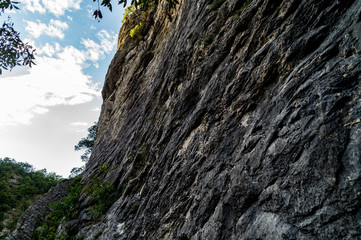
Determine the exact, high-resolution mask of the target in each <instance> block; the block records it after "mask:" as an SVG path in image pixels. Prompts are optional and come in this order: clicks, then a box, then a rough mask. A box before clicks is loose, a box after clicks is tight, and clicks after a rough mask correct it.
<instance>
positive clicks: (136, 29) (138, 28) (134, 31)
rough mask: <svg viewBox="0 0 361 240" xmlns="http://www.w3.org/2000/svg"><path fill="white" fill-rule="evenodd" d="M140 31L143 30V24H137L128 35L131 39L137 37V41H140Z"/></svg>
mask: <svg viewBox="0 0 361 240" xmlns="http://www.w3.org/2000/svg"><path fill="white" fill-rule="evenodd" d="M142 30H143V24H142V23H139V24H138V25H135V27H134V28H132V29H130V33H129V35H130V36H131V37H132V38H133V37H137V38H139V39H142V38H143V36H142Z"/></svg>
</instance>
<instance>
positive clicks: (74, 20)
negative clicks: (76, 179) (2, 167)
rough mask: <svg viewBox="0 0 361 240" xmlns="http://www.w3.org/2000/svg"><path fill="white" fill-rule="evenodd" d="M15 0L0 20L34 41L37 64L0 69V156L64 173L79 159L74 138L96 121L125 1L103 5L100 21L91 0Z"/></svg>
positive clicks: (66, 173) (85, 131) (25, 39)
mask: <svg viewBox="0 0 361 240" xmlns="http://www.w3.org/2000/svg"><path fill="white" fill-rule="evenodd" d="M113 3H114V4H116V3H117V1H113ZM18 6H19V7H20V10H17V11H6V12H5V13H2V14H1V16H0V20H1V24H2V22H4V21H5V20H6V19H7V18H8V16H10V17H11V20H12V22H13V23H14V28H15V29H16V30H17V31H18V32H20V37H21V39H23V41H24V42H28V43H30V44H31V45H32V46H33V47H34V48H36V64H37V65H36V66H33V67H32V68H28V67H16V68H14V69H13V70H12V71H11V72H10V71H3V74H2V75H0V158H4V157H10V158H14V159H15V160H16V161H20V162H28V163H30V164H32V165H33V166H34V167H35V168H36V169H43V168H46V169H47V170H48V172H56V173H57V174H60V175H62V176H64V177H68V175H69V173H70V170H71V169H72V168H73V167H79V166H81V165H82V164H83V163H82V162H81V160H80V155H81V154H82V152H75V151H74V145H76V144H77V143H78V142H79V140H80V139H81V138H83V137H86V135H87V133H88V132H87V129H88V128H89V127H90V126H91V125H93V123H94V122H96V121H98V117H99V113H100V107H101V103H102V100H101V94H100V91H101V88H102V86H103V82H104V77H105V74H106V71H107V68H108V66H109V63H110V61H111V59H112V57H113V56H114V54H115V51H116V44H117V43H116V41H117V35H118V32H119V29H120V26H121V20H122V16H123V9H122V7H121V6H116V5H114V6H113V12H109V10H108V9H105V8H102V9H101V10H102V12H103V19H102V20H101V21H100V22H98V21H97V20H94V19H93V18H92V12H93V11H94V10H95V9H96V8H97V4H96V3H94V2H93V1H92V0H20V4H19V5H18Z"/></svg>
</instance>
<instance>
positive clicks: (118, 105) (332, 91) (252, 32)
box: [67, 0, 361, 240]
mask: <svg viewBox="0 0 361 240" xmlns="http://www.w3.org/2000/svg"><path fill="white" fill-rule="evenodd" d="M162 3H163V4H164V1H162ZM146 15H147V21H146V22H145V24H144V29H143V32H142V36H143V39H141V40H140V38H131V37H130V36H129V29H130V28H131V27H134V24H133V25H132V26H130V23H129V24H128V25H127V24H125V25H124V26H123V28H122V30H121V33H120V34H121V35H120V42H121V43H122V45H121V46H120V48H119V50H118V52H117V53H116V54H115V57H114V59H113V61H112V63H111V65H110V67H109V70H108V73H107V76H106V81H105V84H104V88H103V92H102V93H103V99H104V103H103V106H102V111H101V116H100V119H99V124H98V133H97V138H96V141H95V146H94V149H93V153H92V156H91V158H90V161H89V163H88V164H87V167H86V170H85V172H84V174H83V177H82V182H83V183H84V185H85V186H87V187H88V188H89V187H91V186H92V184H93V183H94V181H95V180H94V179H97V181H98V180H99V179H101V181H104V182H106V183H108V184H111V185H112V186H114V189H115V192H114V194H112V196H116V199H115V200H116V201H115V202H114V204H112V205H111V207H110V208H109V209H106V210H105V211H102V212H101V215H100V216H96V217H94V214H93V215H92V214H91V212H92V210H94V208H91V206H92V204H94V203H92V198H91V197H89V195H86V194H84V195H83V197H82V198H81V199H80V203H79V215H78V216H79V217H78V218H77V219H74V220H73V221H72V222H69V224H68V225H67V228H68V229H70V230H71V231H72V232H73V233H74V234H75V236H76V237H77V238H79V239H180V240H185V239H192V240H198V239H199V240H201V239H360V238H361V229H360V225H361V210H360V209H361V197H360V195H361V184H360V176H361V120H360V117H361V99H360V94H361V81H360V80H361V77H360V76H361V56H360V53H361V2H360V1H357V0H345V1H338V0H329V1H325V0H321V1H320V0H253V1H243V0H225V1H220V0H219V1H218V0H215V1H214V2H212V1H209V0H199V1H190V0H182V1H180V4H179V5H177V7H176V9H173V10H171V12H170V14H169V15H167V14H166V12H165V10H164V8H163V7H162V5H161V6H159V7H158V9H157V11H156V12H149V13H147V14H146ZM133 20H134V19H133ZM134 21H136V20H134ZM85 192H86V191H85ZM94 199H95V197H94V198H93V202H94V201H95V200H94ZM99 201H100V200H99ZM98 204H99V202H98ZM103 210H104V209H103ZM92 213H93V212H92ZM90 215H91V216H90ZM95 219H96V220H95Z"/></svg>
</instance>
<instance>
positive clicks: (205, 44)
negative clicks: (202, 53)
mask: <svg viewBox="0 0 361 240" xmlns="http://www.w3.org/2000/svg"><path fill="white" fill-rule="evenodd" d="M213 39H214V34H209V35H208V36H207V37H206V38H205V39H204V40H203V44H204V46H208V45H209V44H211V43H212V42H213Z"/></svg>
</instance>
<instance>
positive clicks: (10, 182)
mask: <svg viewBox="0 0 361 240" xmlns="http://www.w3.org/2000/svg"><path fill="white" fill-rule="evenodd" d="M60 181H62V179H61V177H60V176H58V175H56V174H55V173H47V171H46V169H43V170H39V171H36V170H35V169H34V168H33V166H32V165H30V164H28V163H23V162H16V161H15V160H13V159H10V158H4V159H1V158H0V231H3V230H4V228H6V229H8V230H12V228H14V227H15V224H16V220H17V218H18V217H19V216H20V214H21V213H22V212H23V211H25V210H26V208H27V207H28V206H29V205H30V204H31V202H32V201H33V200H35V199H36V198H37V197H38V196H39V195H41V194H44V193H46V192H47V191H49V189H50V188H51V187H54V186H55V185H56V184H58V183H59V182H60ZM9 212H11V214H10V213H9ZM4 223H5V224H4ZM5 232H6V231H4V232H2V233H4V234H2V233H1V234H0V239H3V238H4V237H5V236H6V233H5Z"/></svg>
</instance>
